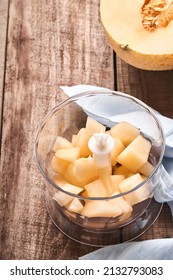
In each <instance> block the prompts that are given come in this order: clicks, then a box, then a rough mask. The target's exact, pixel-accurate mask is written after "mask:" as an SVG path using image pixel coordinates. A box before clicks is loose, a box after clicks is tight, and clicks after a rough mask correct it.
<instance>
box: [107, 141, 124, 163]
mask: <svg viewBox="0 0 173 280" xmlns="http://www.w3.org/2000/svg"><path fill="white" fill-rule="evenodd" d="M113 140H114V147H113V149H112V151H111V153H110V157H111V165H112V166H114V165H115V164H116V163H117V156H118V155H119V154H120V153H121V152H122V151H123V150H124V149H125V146H124V145H123V143H122V142H121V140H120V139H119V138H113Z"/></svg>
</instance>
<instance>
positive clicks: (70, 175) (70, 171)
mask: <svg viewBox="0 0 173 280" xmlns="http://www.w3.org/2000/svg"><path fill="white" fill-rule="evenodd" d="M63 176H64V178H65V179H66V180H67V181H68V182H69V183H71V184H73V185H76V186H79V187H82V186H83V185H84V184H83V183H82V182H81V181H80V180H78V178H77V177H76V175H75V173H74V164H73V163H70V164H69V165H68V167H67V169H66V170H65V172H64V173H63Z"/></svg>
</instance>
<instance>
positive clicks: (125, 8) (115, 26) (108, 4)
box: [100, 0, 173, 71]
mask: <svg viewBox="0 0 173 280" xmlns="http://www.w3.org/2000/svg"><path fill="white" fill-rule="evenodd" d="M100 16H101V22H102V25H103V27H104V30H105V34H106V36H107V38H108V41H109V43H110V45H111V46H112V48H113V49H114V51H115V52H116V54H117V55H118V56H119V57H120V58H121V59H122V60H124V61H125V62H127V63H128V64H131V65H133V66H135V67H137V68H140V69H144V70H155V71H156V70H171V69H173V0H172V1H171V0H151V1H150V0H101V2H100Z"/></svg>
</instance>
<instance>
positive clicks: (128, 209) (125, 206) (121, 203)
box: [108, 192, 133, 221]
mask: <svg viewBox="0 0 173 280" xmlns="http://www.w3.org/2000/svg"><path fill="white" fill-rule="evenodd" d="M117 194H119V192H115V193H113V195H112V196H114V195H117ZM108 202H109V204H111V205H115V206H116V207H119V208H120V209H121V210H122V216H121V217H120V221H124V220H126V219H128V218H129V217H130V216H131V213H132V211H133V208H132V206H131V205H130V204H129V203H128V202H127V201H126V200H125V199H124V198H123V197H122V196H120V197H116V198H112V199H109V200H108Z"/></svg>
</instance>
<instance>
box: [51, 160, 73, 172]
mask: <svg viewBox="0 0 173 280" xmlns="http://www.w3.org/2000/svg"><path fill="white" fill-rule="evenodd" d="M68 165H69V162H68V161H66V160H63V159H61V158H57V157H56V156H53V158H52V161H51V169H52V170H53V171H54V172H56V173H59V174H64V173H65V171H66V169H67V167H68Z"/></svg>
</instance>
